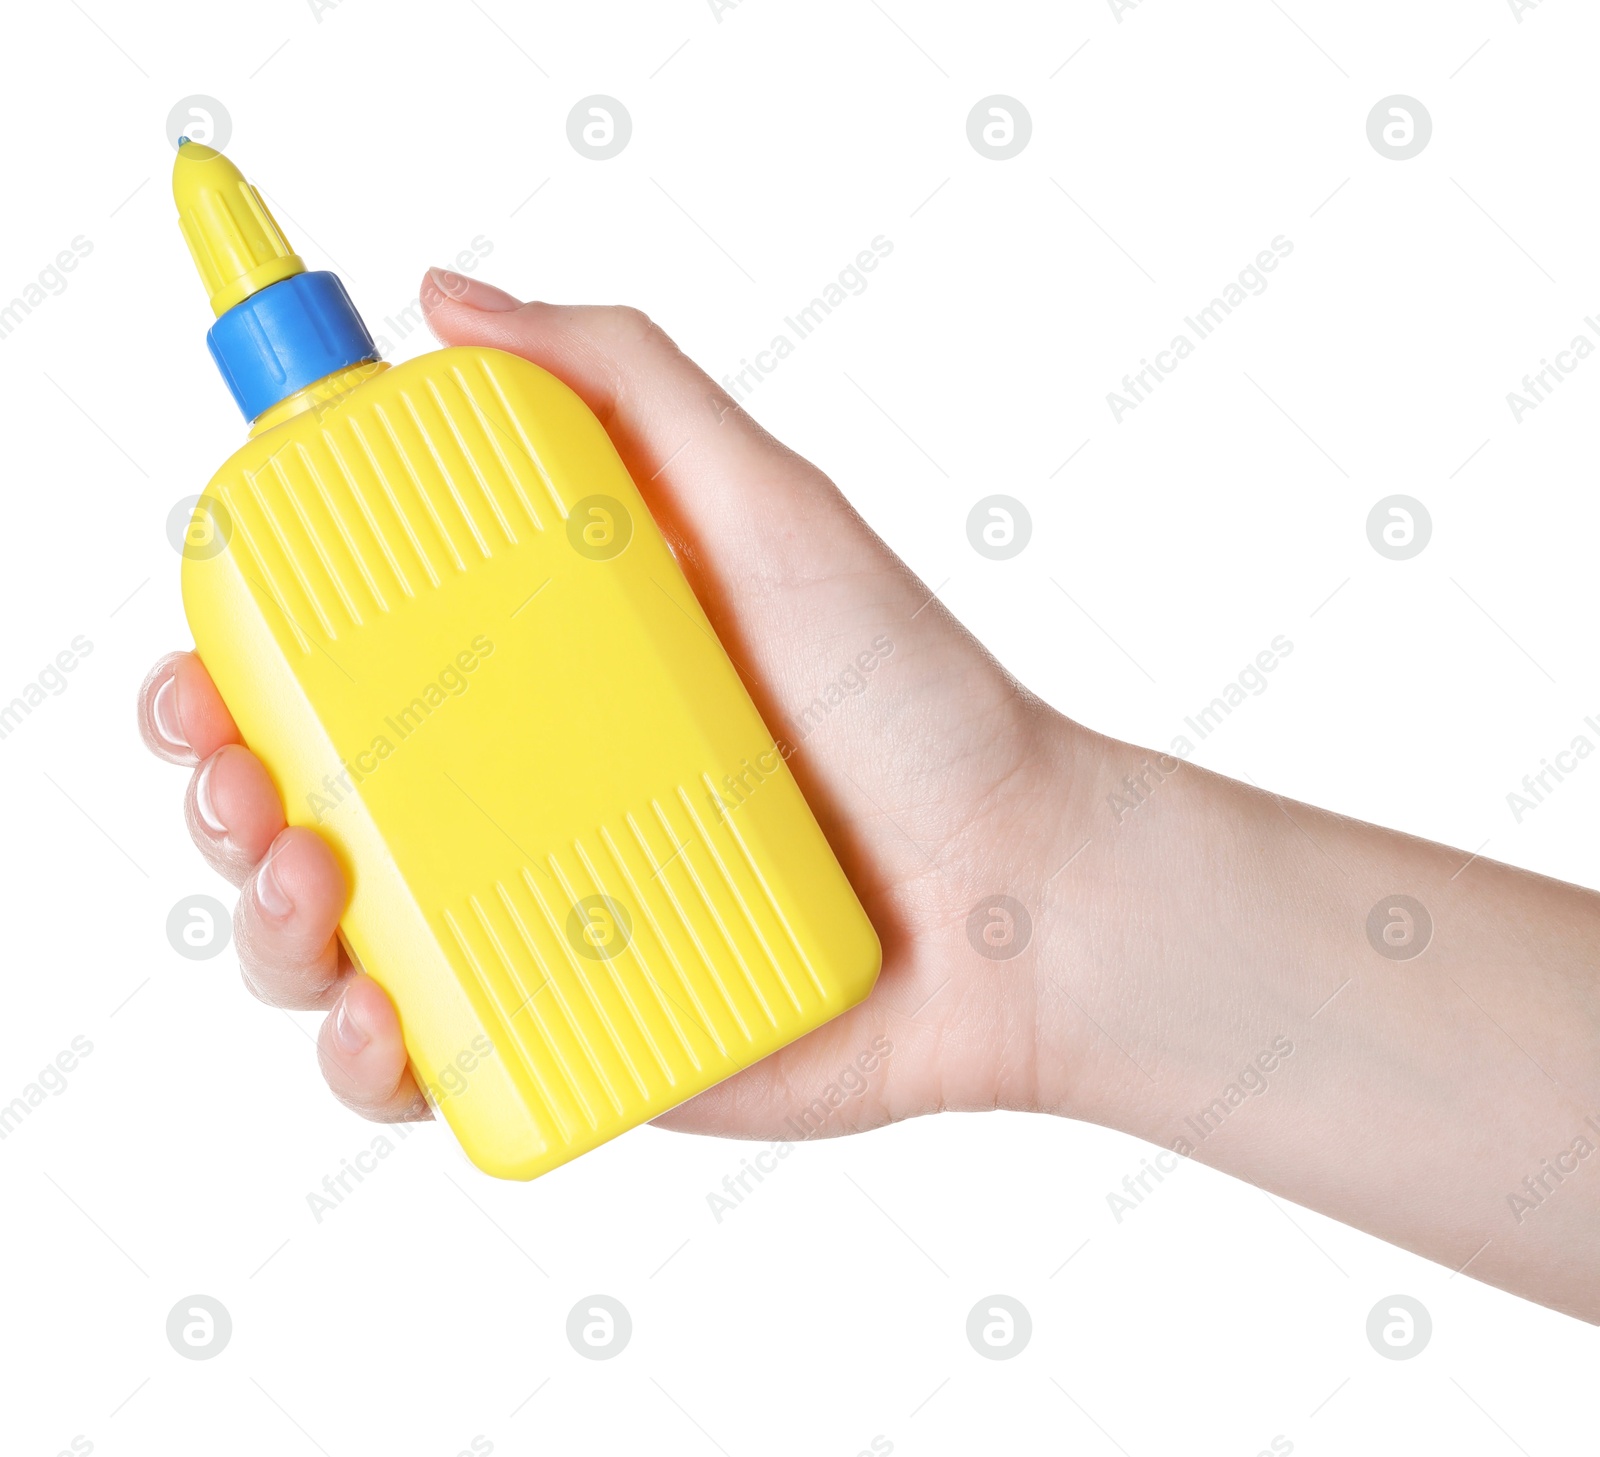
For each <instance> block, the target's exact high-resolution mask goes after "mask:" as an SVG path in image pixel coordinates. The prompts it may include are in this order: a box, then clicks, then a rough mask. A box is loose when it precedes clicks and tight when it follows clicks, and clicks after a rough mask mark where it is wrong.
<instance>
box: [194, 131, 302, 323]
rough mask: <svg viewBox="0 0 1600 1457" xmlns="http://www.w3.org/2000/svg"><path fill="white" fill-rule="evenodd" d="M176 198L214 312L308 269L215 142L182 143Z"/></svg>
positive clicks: (273, 219) (225, 309) (228, 307)
mask: <svg viewBox="0 0 1600 1457" xmlns="http://www.w3.org/2000/svg"><path fill="white" fill-rule="evenodd" d="M172 198H173V201H174V202H176V203H177V204H178V226H179V227H180V228H182V229H183V240H184V242H186V243H187V244H188V245H189V252H190V253H191V254H192V255H193V257H194V266H195V267H196V268H198V269H199V270H200V279H201V281H202V282H203V283H204V284H205V286H206V292H207V293H209V294H210V295H211V312H212V313H214V314H217V315H218V316H221V315H222V314H225V313H226V312H227V311H228V310H229V309H231V308H232V307H233V306H234V305H235V304H236V303H238V302H239V301H240V300H241V299H246V298H249V297H250V295H251V294H253V293H259V292H260V291H261V290H262V289H264V288H266V287H267V285H268V284H272V283H277V282H279V281H280V280H281V279H285V278H289V277H291V276H292V275H294V274H296V273H304V272H305V271H306V265H305V263H304V262H303V261H302V260H301V258H300V255H299V254H298V253H296V252H295V251H294V250H293V249H292V248H291V247H290V246H289V242H288V240H287V239H286V238H285V237H284V236H283V229H282V228H280V227H279V226H278V223H277V219H275V218H274V217H273V216H272V214H271V213H270V212H268V211H267V205H266V203H264V202H262V200H261V194H260V193H258V192H257V191H256V190H255V188H253V187H252V186H251V185H250V184H249V183H248V182H246V181H245V180H244V175H243V174H242V173H241V172H240V171H239V169H238V168H237V167H235V166H234V165H233V163H232V162H230V161H229V160H228V159H227V158H226V157H224V156H223V155H222V153H221V152H219V151H217V150H216V148H215V147H208V146H205V145H204V144H202V143H200V142H191V141H183V142H180V143H179V144H178V159H177V161H176V162H175V163H174V164H173V167H172Z"/></svg>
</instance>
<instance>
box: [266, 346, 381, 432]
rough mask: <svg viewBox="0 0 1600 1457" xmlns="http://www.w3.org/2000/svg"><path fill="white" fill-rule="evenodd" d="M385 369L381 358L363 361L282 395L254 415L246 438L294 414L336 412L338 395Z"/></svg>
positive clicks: (290, 417) (346, 392)
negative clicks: (312, 411) (265, 408)
mask: <svg viewBox="0 0 1600 1457" xmlns="http://www.w3.org/2000/svg"><path fill="white" fill-rule="evenodd" d="M388 367H389V362H388V361H387V360H385V359H367V360H363V361H362V362H361V363H360V364H351V365H347V366H346V367H345V368H343V369H336V370H334V372H333V373H332V374H325V375H324V376H323V377H322V378H321V379H319V380H316V381H314V382H313V383H311V384H308V385H307V386H306V387H305V388H304V389H299V390H296V391H295V392H294V393H293V394H292V395H286V396H285V397H284V398H283V399H281V400H279V401H278V403H277V404H275V405H273V406H272V407H271V408H270V409H267V410H264V411H262V413H261V414H260V415H258V416H256V418H255V421H254V422H253V423H252V424H251V426H250V438H251V439H252V440H254V439H255V437H256V436H257V435H260V434H262V433H263V432H265V431H267V430H271V429H272V428H273V427H274V426H277V425H281V424H283V422H284V421H285V420H289V419H292V418H293V417H294V416H296V415H301V414H304V413H305V412H306V411H307V410H315V411H317V412H318V413H319V414H321V413H323V412H325V411H327V410H330V409H337V408H338V404H337V401H338V397H339V396H340V395H344V394H348V393H349V392H350V391H351V390H353V389H355V387H356V386H357V385H360V384H364V383H366V381H367V380H369V379H371V378H372V377H373V376H374V375H377V374H382V373H383V371H384V370H386V369H387V368H388Z"/></svg>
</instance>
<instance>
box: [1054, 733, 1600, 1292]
mask: <svg viewBox="0 0 1600 1457" xmlns="http://www.w3.org/2000/svg"><path fill="white" fill-rule="evenodd" d="M1074 732H1076V731H1074ZM1075 757H1076V761H1077V763H1078V764H1079V774H1080V779H1085V778H1087V779H1094V778H1096V777H1098V778H1099V779H1100V781H1101V784H1100V786H1099V787H1098V793H1097V795H1094V796H1091V800H1088V801H1086V799H1085V794H1086V791H1087V790H1088V789H1089V788H1090V786H1089V785H1088V784H1086V783H1082V782H1080V783H1079V784H1077V785H1075V786H1074V788H1073V790H1072V794H1073V797H1074V800H1075V801H1076V804H1075V813H1074V816H1073V818H1074V819H1075V820H1081V819H1082V817H1083V815H1084V813H1085V809H1086V808H1094V809H1095V817H1094V818H1093V819H1092V820H1091V822H1090V823H1088V824H1087V825H1085V826H1084V828H1083V831H1082V834H1081V835H1076V838H1078V839H1084V838H1091V837H1092V841H1091V843H1090V844H1089V846H1088V848H1087V849H1085V850H1084V851H1083V853H1082V854H1081V855H1079V857H1078V858H1077V859H1076V860H1075V861H1073V862H1072V864H1071V865H1070V866H1068V868H1067V869H1066V870H1065V871H1064V872H1062V873H1061V874H1060V875H1058V876H1057V877H1056V878H1055V879H1054V880H1053V881H1051V882H1050V883H1049V884H1048V885H1047V886H1046V887H1045V889H1044V891H1043V893H1042V895H1041V905H1042V908H1043V909H1044V910H1045V916H1044V918H1043V920H1044V926H1043V934H1042V937H1041V947H1040V955H1041V957H1042V958H1043V961H1042V963H1041V971H1042V976H1041V987H1040V991H1041V995H1042V996H1043V997H1044V998H1046V999H1047V1008H1048V1010H1047V1012H1046V1015H1047V1016H1049V1017H1052V1018H1054V1019H1056V1020H1057V1021H1058V1022H1059V1023H1060V1024H1062V1025H1065V1026H1067V1027H1070V1028H1071V1029H1072V1031H1071V1033H1070V1043H1069V1045H1070V1046H1071V1048H1072V1049H1073V1051H1074V1055H1075V1056H1076V1057H1077V1058H1078V1059H1080V1060H1081V1062H1080V1065H1079V1067H1078V1068H1077V1069H1076V1070H1074V1071H1073V1072H1072V1073H1071V1074H1070V1075H1067V1076H1064V1077H1062V1078H1061V1079H1060V1080H1059V1081H1058V1082H1057V1083H1056V1084H1055V1085H1054V1087H1053V1088H1051V1087H1050V1085H1048V1084H1042V1085H1041V1086H1042V1088H1044V1089H1045V1090H1046V1091H1045V1098H1046V1101H1047V1103H1050V1104H1051V1105H1052V1106H1054V1108H1055V1110H1056V1111H1060V1112H1066V1113H1070V1114H1071V1115H1073V1116H1076V1117H1083V1118H1088V1119H1091V1120H1093V1121H1096V1122H1100V1123H1104V1124H1107V1125H1110V1126H1113V1127H1117V1128H1121V1129H1124V1130H1126V1131H1127V1132H1130V1133H1134V1134H1137V1135H1139V1136H1141V1137H1143V1138H1147V1139H1149V1140H1150V1141H1151V1142H1153V1143H1157V1144H1160V1145H1162V1146H1163V1147H1165V1148H1168V1149H1174V1150H1176V1151H1178V1152H1179V1153H1183V1154H1186V1155H1189V1156H1192V1157H1194V1158H1197V1159H1199V1160H1201V1161H1203V1162H1205V1163H1208V1164H1212V1165H1214V1166H1216V1167H1217V1168H1220V1169H1223V1170H1225V1171H1227V1172H1229V1173H1232V1174H1235V1175H1237V1176H1239V1177H1241V1178H1244V1179H1248V1180H1250V1181H1251V1182H1252V1183H1255V1184H1259V1185H1261V1186H1262V1187H1264V1188H1266V1189H1269V1190H1271V1191H1273V1192H1275V1193H1279V1194H1282V1195H1284V1196H1286V1197H1287V1198H1289V1199H1292V1200H1295V1201H1296V1202H1298V1203H1301V1204H1304V1205H1306V1206H1308V1207H1310V1208H1313V1209H1317V1210H1320V1211H1322V1212H1323V1213H1326V1214H1329V1215H1332V1216H1333V1217H1335V1218H1337V1219H1341V1220H1344V1221H1346V1222H1348V1223H1350V1224H1353V1225H1355V1226H1357V1227H1359V1228H1361V1229H1365V1230H1368V1231H1370V1232H1371V1233H1373V1234H1376V1235H1378V1236H1380V1237H1381V1238H1383V1239H1387V1240H1391V1241H1393V1242H1394V1243H1396V1244H1400V1245H1403V1246H1405V1247H1406V1248H1408V1249H1412V1250H1415V1251H1416V1252H1418V1253H1419V1254H1423V1255H1426V1256H1428V1257H1429V1258H1430V1259H1434V1260H1437V1261H1439V1262H1440V1263H1442V1264H1446V1265H1449V1266H1450V1267H1451V1268H1460V1267H1462V1266H1463V1265H1465V1266H1466V1267H1467V1271H1468V1273H1470V1274H1472V1275H1474V1276H1476V1277H1477V1278H1479V1279H1482V1280H1486V1281H1489V1282H1490V1283H1493V1284H1496V1285H1500V1286H1503V1287H1504V1288H1506V1289H1508V1290H1511V1291H1514V1292H1515V1293H1517V1294H1520V1295H1524V1296H1527V1297H1528V1298H1530V1299H1534V1300H1539V1301H1542V1302H1544V1303H1546V1304H1549V1305H1552V1306H1555V1307H1557V1308H1559V1309H1562V1310H1565V1311H1567V1312H1569V1313H1571V1314H1573V1315H1578V1316H1581V1317H1583V1318H1585V1319H1588V1320H1594V1321H1600V1252H1597V1248H1596V1243H1595V1239H1594V1232H1595V1230H1596V1229H1597V1228H1600V1057H1597V1051H1600V980H1597V977H1596V974H1595V970H1594V967H1595V957H1596V951H1597V949H1600V897H1597V896H1596V895H1595V894H1593V893H1592V892H1589V891H1586V890H1582V889H1579V888H1577V887H1574V886H1570V885H1565V884H1562V883H1560V882H1557V881H1552V880H1547V879H1544V878H1542V877H1539V876H1535V875H1530V874H1527V873H1525V872H1522V871H1518V870H1514V869H1512V868H1510V867H1507V866H1504V865H1500V864H1496V863H1494V862H1492V861H1488V860H1482V859H1472V858H1471V857H1470V856H1469V854H1467V853H1466V852H1463V851H1458V850H1452V849H1448V848H1446V847H1444V846H1440V845H1435V844H1431V843H1428V842H1426V841H1421V840H1417V839H1413V838H1410V837H1408V836H1404V835H1398V834H1395V833H1393V832H1391V831H1388V830H1383V829H1379V828H1377V827H1374V826H1371V825H1364V824H1359V823H1357V822H1355V821H1351V820H1347V819H1343V818H1341V817H1339V816H1336V815H1332V814H1328V813H1326V812H1325V811H1321V810H1316V809H1312V808H1310V807H1309V806H1306V805H1302V804H1297V803H1294V802H1292V801H1285V800H1280V799H1278V798H1276V797H1274V796H1271V795H1268V794H1264V793H1261V792H1259V791H1257V790H1255V789H1252V788H1250V787H1249V786H1245V785H1241V784H1238V783H1235V782H1233V781H1231V780H1227V779H1223V778H1221V777H1220V776H1217V775H1214V774H1210V773H1208V772H1206V771H1205V770H1201V769H1198V768H1196V767H1194V766H1192V765H1183V766H1182V767H1176V765H1175V761H1173V760H1170V759H1169V760H1165V761H1163V763H1162V764H1159V765H1156V766H1155V767H1156V769H1157V770H1162V769H1165V770H1169V771H1172V772H1167V773H1165V774H1164V777H1162V778H1160V779H1159V780H1158V779H1156V778H1155V776H1154V774H1153V773H1152V772H1150V771H1144V774H1145V783H1144V785H1143V786H1141V791H1142V802H1139V803H1138V804H1137V807H1136V808H1133V809H1127V810H1124V811H1123V812H1122V813H1120V814H1119V813H1118V812H1117V809H1116V807H1113V806H1112V805H1110V804H1109V803H1108V798H1107V796H1108V795H1109V794H1111V793H1112V792H1114V791H1115V792H1118V793H1120V794H1121V795H1122V797H1123V800H1124V802H1125V803H1126V802H1129V801H1131V799H1132V796H1131V795H1130V794H1129V793H1128V791H1127V789H1126V787H1125V786H1124V785H1123V783H1122V780H1123V776H1124V775H1125V774H1128V773H1129V772H1133V773H1134V774H1136V775H1137V774H1138V773H1139V772H1140V771H1141V766H1143V765H1144V764H1145V763H1147V762H1149V763H1152V764H1154V762H1155V761H1154V756H1153V755H1150V754H1147V753H1145V752H1144V751H1142V750H1138V749H1133V748H1131V747H1129V746H1127V745H1120V744H1111V743H1109V742H1107V741H1104V740H1096V741H1095V748H1094V750H1093V751H1092V752H1083V751H1081V750H1080V752H1078V753H1077V755H1076V756H1075ZM1086 765H1087V766H1094V767H1090V768H1088V769H1087V770H1085V768H1084V766H1086ZM1146 790H1147V792H1144V791H1146ZM1091 801H1092V803H1091ZM1096 806H1097V808H1095V807H1096ZM1074 834H1075V832H1069V838H1073V837H1074ZM1401 895H1405V896H1409V897H1411V898H1412V899H1413V900H1414V901H1416V902H1419V903H1420V904H1421V906H1422V907H1423V908H1425V911H1426V913H1427V916H1428V918H1430V919H1431V923H1432V926H1431V935H1428V933H1427V931H1426V929H1425V927H1424V926H1423V925H1422V924H1421V919H1422V918H1421V917H1417V918H1416V921H1417V924H1416V925H1415V926H1414V927H1412V928H1411V933H1410V934H1411V940H1410V941H1409V943H1408V942H1407V941H1406V934H1407V932H1406V917H1405V915H1404V913H1403V911H1402V912H1399V913H1397V912H1394V911H1392V910H1391V907H1392V906H1395V905H1397V904H1401V903H1399V902H1398V901H1397V897H1398V896H1401ZM1374 908H1377V913H1376V915H1375V916H1374V915H1373V912H1374ZM1369 916H1370V917H1372V920H1373V926H1372V935H1371V936H1369ZM1384 926H1390V927H1391V928H1392V929H1391V930H1390V931H1389V933H1388V934H1389V939H1388V940H1387V941H1386V940H1385V936H1384V932H1383V927H1384ZM1425 938H1426V939H1425ZM1379 946H1384V947H1386V948H1387V949H1388V951H1389V953H1390V954H1388V955H1385V954H1384V953H1383V952H1382V951H1380V950H1379V949H1377V948H1378V947H1379ZM1419 947H1421V949H1420V950H1419V949H1418V948H1419ZM1097 1024H1098V1025H1097ZM1286 1048H1287V1049H1288V1050H1285V1049H1286Z"/></svg>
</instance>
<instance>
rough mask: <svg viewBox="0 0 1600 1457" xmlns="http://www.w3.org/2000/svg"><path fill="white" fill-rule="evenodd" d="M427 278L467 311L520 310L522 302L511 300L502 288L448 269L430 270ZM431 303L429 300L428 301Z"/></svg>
mask: <svg viewBox="0 0 1600 1457" xmlns="http://www.w3.org/2000/svg"><path fill="white" fill-rule="evenodd" d="M428 277H429V278H430V279H432V280H433V286H434V287H435V288H436V289H438V290H439V292H440V293H441V294H443V295H444V296H445V297H446V298H448V299H453V300H454V301H455V302H456V303H458V304H465V305H466V306H467V307H468V308H469V309H482V310H483V311H484V312H485V313H491V314H505V313H510V311H511V310H512V309H520V308H521V307H522V300H521V299H518V298H512V296H511V295H510V294H509V293H507V292H506V291H505V290H504V289H503V288H496V287H495V286H494V285H493V284H492V283H483V282H481V281H479V280H478V279H476V278H468V277H466V276H465V275H464V274H460V273H456V272H455V271H453V270H452V269H449V268H430V269H429V270H428ZM430 302H431V300H430Z"/></svg>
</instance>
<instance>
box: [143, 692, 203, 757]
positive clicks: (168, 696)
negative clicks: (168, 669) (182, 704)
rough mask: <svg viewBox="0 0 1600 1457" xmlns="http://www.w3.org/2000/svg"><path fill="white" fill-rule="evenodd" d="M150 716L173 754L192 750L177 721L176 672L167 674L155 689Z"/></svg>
mask: <svg viewBox="0 0 1600 1457" xmlns="http://www.w3.org/2000/svg"><path fill="white" fill-rule="evenodd" d="M150 717H151V718H152V719H153V720H154V722H155V729H156V733H157V735H158V736H159V737H160V738H161V740H162V741H163V742H164V743H165V744H166V746H167V747H168V748H169V749H171V750H172V752H173V753H174V754H188V753H192V752H193V751H192V750H191V749H190V748H189V741H188V740H187V739H185V738H184V736H183V725H182V724H181V723H179V721H178V679H177V675H176V674H171V675H169V676H168V678H167V680H166V682H164V683H163V684H162V685H161V686H160V687H159V688H157V689H156V692H155V697H154V698H152V699H151V700H150Z"/></svg>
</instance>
